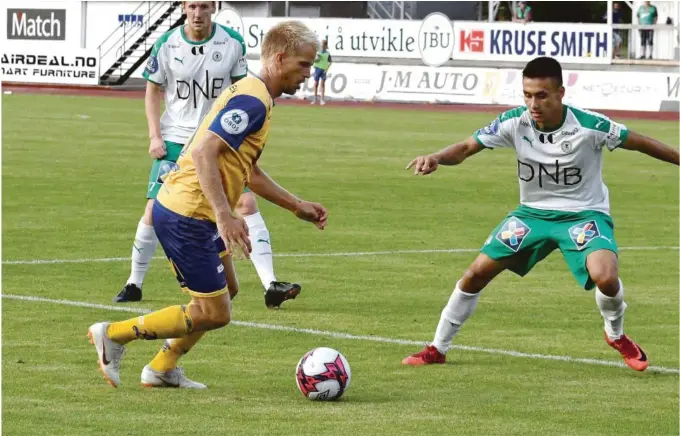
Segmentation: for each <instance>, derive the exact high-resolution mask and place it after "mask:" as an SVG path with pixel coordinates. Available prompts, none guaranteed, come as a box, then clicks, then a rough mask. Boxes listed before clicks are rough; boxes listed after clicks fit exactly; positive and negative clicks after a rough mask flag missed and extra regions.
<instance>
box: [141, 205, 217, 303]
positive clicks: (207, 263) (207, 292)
mask: <svg viewBox="0 0 680 436" xmlns="http://www.w3.org/2000/svg"><path fill="white" fill-rule="evenodd" d="M152 213H153V227H154V230H155V231H156V236H158V241H159V242H160V243H161V246H162V247H163V250H164V251H165V255H166V257H167V258H168V260H169V261H170V265H171V266H172V269H173V271H174V273H175V276H176V277H177V281H178V282H179V284H180V287H181V288H182V290H183V291H185V292H188V293H189V294H191V295H193V296H196V297H214V296H216V295H220V294H224V293H225V292H227V276H226V274H225V273H224V265H222V259H221V258H220V255H223V254H224V252H225V251H226V247H225V245H224V241H223V240H222V238H221V237H220V235H219V233H218V232H217V226H216V225H215V223H213V222H212V221H205V220H198V219H195V218H189V217H185V216H183V215H180V214H177V213H175V212H173V211H171V210H169V209H167V208H165V207H164V206H163V205H162V204H160V203H159V202H158V201H155V202H154V204H153V212H152Z"/></svg>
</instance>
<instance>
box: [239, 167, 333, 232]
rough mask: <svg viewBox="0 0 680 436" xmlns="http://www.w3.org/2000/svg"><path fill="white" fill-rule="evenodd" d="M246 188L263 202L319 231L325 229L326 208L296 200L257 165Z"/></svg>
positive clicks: (326, 219)
mask: <svg viewBox="0 0 680 436" xmlns="http://www.w3.org/2000/svg"><path fill="white" fill-rule="evenodd" d="M248 188H249V189H250V190H251V191H253V192H254V193H256V194H257V195H259V196H260V197H262V198H264V199H265V200H267V201H270V202H272V203H274V204H275V205H277V206H279V207H281V208H283V209H286V210H289V211H291V212H293V213H294V214H295V216H296V217H298V218H300V219H302V220H304V221H309V222H312V223H314V225H316V227H317V228H319V229H320V230H323V229H324V227H326V222H327V221H328V211H327V210H326V208H324V207H323V206H322V205H321V204H319V203H312V202H310V201H305V200H301V199H299V198H297V197H296V196H294V195H293V194H291V193H290V192H288V191H287V190H286V189H284V188H283V187H282V186H280V185H278V184H277V183H276V182H274V180H272V178H271V177H269V175H268V174H267V173H265V172H264V171H262V169H261V168H260V167H259V166H257V165H255V166H253V170H252V172H251V174H250V182H248Z"/></svg>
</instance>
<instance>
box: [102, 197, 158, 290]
mask: <svg viewBox="0 0 680 436" xmlns="http://www.w3.org/2000/svg"><path fill="white" fill-rule="evenodd" d="M153 202H154V200H153V199H148V200H147V202H146V208H145V209H144V215H143V216H142V219H141V220H140V221H139V223H138V224H137V232H136V233H135V241H134V243H133V244H132V256H131V265H130V277H128V279H127V282H125V286H124V287H123V289H121V290H120V292H119V293H118V295H116V296H115V297H114V299H113V301H114V303H126V302H130V301H141V300H142V284H143V283H144V278H145V277H146V272H147V271H148V270H149V264H150V263H151V259H152V258H153V255H154V253H156V248H157V247H158V238H157V237H156V232H155V231H154V229H153V224H152V222H151V209H152V208H153Z"/></svg>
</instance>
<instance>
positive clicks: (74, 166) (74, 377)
mask: <svg viewBox="0 0 680 436" xmlns="http://www.w3.org/2000/svg"><path fill="white" fill-rule="evenodd" d="M2 106H3V118H2V125H3V132H2V134H3V136H2V172H3V177H2V225H3V232H2V237H3V244H2V253H3V265H2V272H3V274H2V292H3V294H4V295H5V298H3V299H2V376H3V377H2V412H3V413H2V424H3V434H7V435H89V434H112V435H113V434H115V435H147V434H177V435H187V434H211V435H212V434H220V435H221V434H230V435H275V434H276V435H306V434H329V435H352V436H358V435H390V436H394V435H410V434H456V435H579V436H585V435H597V436H602V435H620V434H637V435H677V434H678V431H679V428H678V381H679V380H678V369H677V368H678V341H679V335H678V307H679V301H678V262H679V258H678V249H677V245H678V195H679V191H678V169H677V167H674V166H671V165H668V164H663V163H661V162H658V161H654V160H652V159H651V158H649V157H647V156H644V155H641V154H638V153H634V152H628V151H624V150H621V151H615V152H613V153H608V152H607V153H606V157H605V169H604V171H605V182H606V183H607V184H608V186H609V188H610V193H611V201H612V214H613V217H614V220H615V223H616V237H617V240H618V244H619V246H620V247H622V250H621V266H620V268H621V276H622V280H623V281H624V283H625V286H626V301H627V303H628V311H627V313H626V324H625V325H626V332H627V333H628V334H629V335H630V336H631V337H632V338H634V339H635V340H636V341H638V342H639V343H640V344H641V345H642V346H643V347H644V348H645V351H647V353H648V355H649V358H650V362H651V365H653V366H654V368H656V369H654V370H650V371H647V372H646V373H637V372H635V371H632V370H630V369H628V368H621V367H617V366H607V365H603V364H601V363H602V361H605V362H614V363H616V364H620V363H622V360H621V359H620V357H619V355H618V353H616V352H615V351H614V350H612V349H611V348H609V347H608V346H607V345H606V343H605V341H604V338H603V328H602V321H601V318H600V315H599V311H598V309H597V306H596V305H595V299H594V296H593V294H592V293H590V292H584V291H583V290H581V289H580V288H579V286H578V284H577V283H576V281H575V280H574V279H573V278H572V276H571V275H570V273H569V271H568V269H567V266H566V264H565V263H564V262H563V260H562V258H561V255H560V254H559V252H556V253H553V254H552V255H551V256H550V257H548V259H546V260H545V261H544V262H542V263H541V264H539V265H538V266H537V267H536V268H535V269H534V270H533V271H532V273H531V274H529V275H528V276H527V277H525V278H523V279H520V278H519V277H517V276H514V275H512V274H511V273H504V274H502V275H501V276H500V277H499V278H498V279H497V280H496V281H494V282H493V283H492V285H491V286H489V288H487V289H486V290H485V291H484V293H483V294H482V298H481V299H480V302H479V304H478V306H477V309H476V313H475V314H474V315H473V317H472V318H470V320H469V321H468V323H467V324H466V325H465V327H464V328H463V330H462V331H461V333H460V334H459V335H458V337H457V339H456V344H457V345H464V346H470V347H478V349H474V350H464V349H454V350H452V351H451V353H450V354H449V363H448V364H447V365H437V366H435V367H426V368H410V367H404V366H402V365H401V364H400V361H401V359H402V358H403V357H405V356H406V355H408V354H410V353H413V352H415V351H418V350H419V349H420V348H421V346H420V345H417V344H415V343H413V344H408V343H407V344H400V343H398V342H397V341H396V340H398V339H400V340H407V341H418V342H420V343H424V342H425V341H430V340H432V335H433V333H434V329H435V327H436V324H437V322H438V320H439V315H440V311H441V309H442V308H443V306H444V305H445V304H446V301H447V300H448V298H449V295H450V293H451V290H452V287H453V285H454V283H455V281H456V279H457V278H458V277H459V276H460V274H461V273H462V272H463V271H464V269H465V268H466V267H467V265H468V264H469V263H470V262H471V261H472V260H473V259H474V257H475V256H476V253H475V250H476V249H477V248H478V247H479V246H481V244H482V243H483V242H484V240H485V239H486V237H487V236H488V234H489V232H490V231H491V230H492V229H493V227H494V226H495V225H496V224H497V223H498V222H499V221H500V220H501V219H502V218H503V217H504V216H505V214H506V213H507V212H508V211H509V210H511V209H513V208H514V207H515V206H516V205H517V202H518V184H517V179H516V176H515V172H516V162H515V158H514V155H513V153H512V151H510V150H497V151H493V152H483V153H481V154H479V155H477V156H475V157H474V158H472V159H471V160H470V161H468V162H466V163H465V164H464V165H462V166H460V167H455V168H442V170H441V171H439V172H437V173H436V174H435V175H433V176H432V177H428V178H416V177H413V175H412V173H411V172H409V171H406V170H405V169H404V167H405V165H406V164H407V163H408V162H409V160H410V159H411V158H413V157H414V156H416V155H417V154H420V153H425V152H429V151H433V150H436V149H439V148H440V147H442V146H444V145H446V144H448V143H450V142H454V141H456V140H458V139H461V138H463V137H465V136H467V135H469V134H470V133H472V132H473V131H474V130H475V129H477V128H478V127H481V126H483V125H485V124H486V123H487V122H488V121H489V120H490V116H491V115H490V114H480V113H476V114H466V113H453V112H451V113H435V112H428V111H426V110H419V111H407V110H388V109H361V108H333V107H332V106H326V107H323V108H318V107H314V108H308V107H294V106H286V105H281V106H278V107H277V108H276V109H275V114H274V119H273V123H274V125H273V131H272V133H271V135H270V138H269V141H268V144H267V147H266V151H265V153H264V154H263V157H262V159H261V162H260V164H261V166H262V167H263V168H264V169H265V170H267V171H268V172H269V173H270V174H271V175H272V176H273V177H274V178H275V179H276V180H277V181H278V182H280V183H281V184H282V185H284V186H286V187H287V188H289V189H290V190H291V191H293V192H295V193H296V194H298V195H300V196H302V197H304V198H306V199H309V200H315V201H320V202H322V203H324V205H326V206H327V207H328V209H329V211H330V220H329V225H328V227H327V229H326V231H324V232H319V231H317V230H316V229H315V228H314V227H313V226H311V225H309V224H307V223H303V222H301V221H298V220H296V219H295V217H294V216H293V215H292V214H290V213H288V212H285V211H282V210H280V209H277V208H276V207H275V206H273V205H271V204H268V203H266V202H265V201H264V200H261V201H260V208H261V210H262V213H263V215H264V217H265V220H266V222H267V224H268V227H269V230H270V232H271V234H272V243H273V247H274V250H275V252H276V253H278V254H281V255H282V256H280V257H276V258H275V267H276V272H277V275H278V277H279V279H281V280H287V281H298V282H299V283H301V284H302V285H303V291H302V294H301V295H300V297H298V299H297V300H295V301H292V302H288V303H285V304H284V305H283V307H282V309H281V310H279V311H269V310H267V309H266V308H265V306H264V301H263V296H262V289H261V285H260V283H259V280H258V279H257V276H256V274H255V270H254V268H253V266H252V264H251V263H250V262H249V261H239V262H237V264H236V267H237V270H238V273H239V277H240V283H241V293H240V294H239V296H238V298H237V300H236V301H235V304H234V319H235V320H238V321H244V322H250V323H259V324H267V325H274V326H286V327H293V328H300V329H315V330H321V331H328V332H337V333H345V334H349V335H355V336H354V337H350V338H340V337H337V336H335V337H334V336H329V335H322V334H311V333H310V332H301V331H295V330H293V329H289V330H283V331H282V330H272V329H266V328H262V327H263V326H261V325H260V326H254V325H252V324H238V325H230V326H228V327H227V328H225V329H223V330H220V331H217V332H213V333H210V334H208V335H207V336H206V337H205V338H204V340H203V341H201V343H200V344H199V345H198V346H197V347H196V348H195V349H194V350H193V351H192V352H191V353H190V354H188V355H187V356H186V357H185V358H184V359H183V360H182V363H181V364H182V365H183V367H184V368H185V369H186V371H187V375H189V376H190V377H191V378H193V379H195V380H198V381H201V382H204V383H206V384H208V385H209V387H210V389H208V390H207V391H201V392H197V391H181V390H145V389H143V388H141V387H140V386H139V375H140V371H141V369H142V367H143V366H144V365H145V364H146V363H147V362H148V361H149V360H150V359H151V358H152V357H153V355H154V354H155V353H156V351H157V350H158V349H159V347H160V346H161V345H162V344H161V342H160V341H156V342H141V341H140V342H136V343H132V344H130V346H129V347H128V352H127V355H126V357H125V359H124V361H123V367H122V373H121V376H122V379H123V386H122V387H121V388H120V389H117V390H115V389H112V388H110V387H109V386H108V385H107V384H106V383H105V382H104V380H103V379H102V378H101V376H100V374H99V372H97V368H96V360H97V357H96V354H95V352H94V348H93V347H92V346H91V345H90V344H89V343H88V342H87V339H86V332H87V327H88V326H89V325H90V324H92V323H93V322H97V321H103V320H113V321H115V320H122V319H126V318H128V317H130V316H134V314H132V313H125V312H120V311H114V310H112V309H111V308H110V307H109V308H107V307H100V308H96V307H83V306H72V305H65V304H58V302H54V301H52V302H49V301H28V300H16V299H10V298H6V297H7V296H8V295H10V294H11V295H14V296H26V297H41V298H44V299H50V300H68V301H72V302H81V303H82V302H85V303H94V304H101V305H105V306H112V303H111V298H112V297H113V296H114V295H115V294H116V293H117V292H118V291H119V289H120V288H121V287H122V285H123V284H124V281H125V280H126V279H127V276H128V274H129V261H128V260H127V258H128V257H129V255H130V251H131V244H132V239H133V237H134V232H135V229H136V227H137V222H138V220H139V218H140V216H141V214H142V211H143V207H144V202H145V199H144V195H145V191H146V183H147V177H148V170H149V167H150V159H149V158H148V155H147V147H148V142H147V135H146V131H147V129H146V122H145V118H144V111H143V102H142V101H141V100H128V99H118V98H94V97H74V96H72V97H66V96H39V95H5V96H3V98H2ZM627 124H628V125H629V127H630V128H632V129H634V130H637V131H640V132H641V133H644V134H648V135H652V136H654V137H656V138H658V139H660V140H662V141H664V142H666V143H667V144H671V145H673V146H678V126H677V123H672V122H651V121H628V122H627ZM445 249H465V250H461V251H457V252H432V253H423V252H417V251H419V250H421V251H422V250H445ZM397 251H399V252H397ZM403 251H414V252H410V253H409V252H403ZM352 252H354V253H356V252H381V253H379V254H369V255H361V256H358V255H346V256H342V255H335V256H331V255H330V254H337V253H352ZM303 255H309V256H303ZM157 256H159V258H158V259H156V260H154V261H153V264H152V267H151V269H150V271H149V274H148V276H147V280H146V283H145V287H144V291H145V301H143V302H141V303H138V304H131V305H128V306H125V307H128V308H135V309H140V310H141V309H158V308H162V307H165V306H167V305H172V304H178V303H180V302H185V301H186V300H187V299H186V297H185V295H184V294H182V293H181V292H180V291H179V289H178V286H177V284H176V281H175V279H174V277H173V275H172V274H171V272H170V269H169V267H168V265H167V262H166V261H165V260H163V259H161V258H160V257H161V256H162V251H161V250H159V251H158V253H157ZM111 258H114V259H111ZM115 258H118V259H117V260H116V259H115ZM36 259H43V260H54V259H61V260H69V259H71V260H73V259H81V260H82V259H84V261H82V262H59V263H46V264H21V263H19V264H16V263H8V262H11V261H21V260H25V261H30V260H36ZM101 259H109V260H108V261H101ZM96 260H100V261H96ZM357 336H377V337H383V338H390V339H394V340H395V341H392V342H376V341H371V340H368V338H365V337H364V338H359V337H357ZM317 346H330V347H334V348H337V349H338V350H340V351H341V352H342V353H343V354H345V356H346V357H347V359H348V360H349V363H350V365H351V368H352V371H353V379H352V385H351V387H350V389H349V390H348V391H347V393H346V394H345V396H344V397H343V399H342V400H341V401H338V402H335V403H313V402H311V401H308V400H306V399H305V398H303V397H302V396H301V395H300V393H299V392H298V391H297V388H296V386H295V378H294V369H295V365H296V363H297V361H298V359H299V358H300V357H301V356H302V355H303V354H304V353H305V352H306V351H308V350H309V349H311V348H314V347H317ZM481 349H483V350H481ZM494 350H505V351H516V352H520V353H525V354H524V355H522V356H512V355H508V354H502V353H500V352H498V351H494ZM533 354H536V355H533ZM539 354H540V355H551V356H563V357H565V356H569V357H571V358H573V359H577V360H573V359H572V360H549V359H546V358H541V356H538V355H539ZM527 355H533V356H529V357H527ZM578 359H592V360H593V362H590V363H589V361H585V360H578ZM658 368H661V370H659V369H658Z"/></svg>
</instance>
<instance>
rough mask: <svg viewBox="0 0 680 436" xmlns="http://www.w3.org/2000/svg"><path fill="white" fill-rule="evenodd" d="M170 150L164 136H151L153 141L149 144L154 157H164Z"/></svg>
mask: <svg viewBox="0 0 680 436" xmlns="http://www.w3.org/2000/svg"><path fill="white" fill-rule="evenodd" d="M166 154H168V151H167V150H166V149H165V142H164V141H163V139H162V138H157V137H154V138H151V143H150V144H149V156H151V157H152V158H154V159H163V158H164V157H165V155H166Z"/></svg>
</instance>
